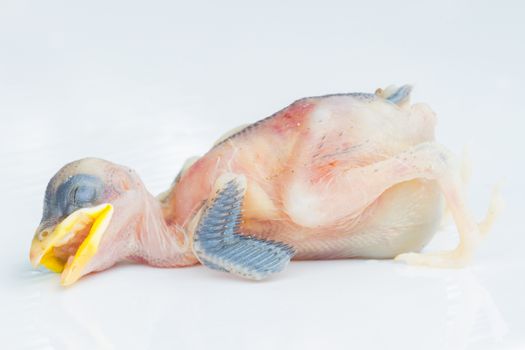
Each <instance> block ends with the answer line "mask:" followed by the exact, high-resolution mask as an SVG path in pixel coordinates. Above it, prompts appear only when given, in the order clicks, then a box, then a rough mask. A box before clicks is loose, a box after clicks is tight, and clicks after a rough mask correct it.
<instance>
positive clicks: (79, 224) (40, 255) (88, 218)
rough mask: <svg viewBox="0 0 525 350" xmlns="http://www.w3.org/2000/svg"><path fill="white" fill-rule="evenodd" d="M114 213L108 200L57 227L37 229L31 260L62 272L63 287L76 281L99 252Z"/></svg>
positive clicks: (83, 209)
mask: <svg viewBox="0 0 525 350" xmlns="http://www.w3.org/2000/svg"><path fill="white" fill-rule="evenodd" d="M112 215H113V206H112V205H111V204H109V203H105V204H101V205H98V206H96V207H92V208H82V209H79V210H77V211H75V212H73V213H71V214H70V215H69V216H68V217H67V218H65V219H64V220H63V221H62V222H61V223H59V224H58V225H56V226H55V227H47V228H43V229H40V230H38V231H37V232H36V233H35V236H34V238H33V242H32V243H31V251H30V254H29V255H30V260H31V263H32V264H33V266H35V267H36V266H38V265H40V264H41V265H44V266H45V267H46V268H48V269H49V270H51V271H54V272H57V273H60V272H62V275H61V276H60V283H61V284H62V285H63V286H67V285H70V284H72V283H74V282H76V281H77V280H78V279H79V278H80V277H82V275H83V274H82V271H83V269H84V267H85V266H86V264H87V263H88V262H89V261H90V260H91V258H92V257H93V256H94V255H95V253H96V252H97V250H98V247H99V244H100V240H101V239H102V236H103V235H104V232H105V231H106V229H107V227H108V225H109V222H110V221H111V216H112ZM50 232H51V233H50Z"/></svg>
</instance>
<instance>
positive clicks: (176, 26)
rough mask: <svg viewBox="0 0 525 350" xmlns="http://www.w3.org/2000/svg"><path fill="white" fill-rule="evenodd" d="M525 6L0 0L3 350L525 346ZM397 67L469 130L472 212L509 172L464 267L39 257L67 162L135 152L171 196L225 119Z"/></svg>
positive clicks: (450, 124)
mask: <svg viewBox="0 0 525 350" xmlns="http://www.w3.org/2000/svg"><path fill="white" fill-rule="evenodd" d="M524 16H525V8H524V7H523V5H521V4H520V2H519V1H515V2H510V1H497V2H496V1H494V2H492V3H489V2H488V1H439V2H438V1H435V2H431V1H414V2H409V1H340V2H335V1H323V2H317V3H310V2H306V1H296V2H291V1H263V2H260V3H258V4H248V3H247V2H243V1H178V2H176V1H148V2H146V1H143V2H137V1H83V2H80V1H76V2H75V1H24V0H19V1H14V0H13V1H6V0H0V131H1V133H0V166H1V171H0V194H1V200H0V213H1V214H0V215H1V221H0V227H1V230H0V292H1V293H2V295H1V299H0V339H1V342H2V345H1V347H2V349H18V348H20V349H95V348H96V349H145V348H150V349H164V348H165V349H222V348H228V349H246V348H251V349H271V348H283V349H284V348H285V349H387V348H388V349H398V348H403V349H523V348H525V302H524V295H525V280H524V279H525V255H524V249H525V238H524V230H523V220H522V218H523V204H522V203H523V202H522V201H523V197H524V195H525V191H524V185H523V182H524V181H525V168H524V164H523V149H524V146H525V141H524V139H525V137H524V134H523V133H524V131H525V128H524V126H525V123H524V119H525V113H524V112H525V108H524V98H523V96H524V93H525V90H524V82H525V68H524V66H525V24H524V23H525V21H524V20H523V18H524ZM403 83H412V84H414V86H415V90H414V93H413V100H414V101H424V102H428V103H429V104H430V105H431V106H432V108H433V109H434V110H435V111H436V112H437V114H438V118H439V125H438V129H437V135H438V139H439V140H440V142H442V143H443V144H445V145H447V146H449V147H450V148H451V149H452V150H454V151H455V152H458V153H460V152H461V150H462V148H463V146H464V145H469V146H470V154H471V159H472V163H473V177H472V180H471V183H470V185H469V198H470V202H471V206H472V208H473V211H474V212H475V213H476V215H477V216H479V217H481V216H482V214H483V212H484V210H485V208H486V206H487V203H488V197H489V193H490V189H491V186H492V184H495V183H497V182H502V183H503V185H504V187H503V194H504V197H505V201H506V203H507V205H506V211H505V212H504V213H503V215H502V216H501V218H500V219H499V221H498V222H497V224H496V226H495V228H494V230H493V232H492V233H491V234H490V236H489V237H488V238H487V240H486V241H485V242H484V243H483V245H482V246H481V248H480V250H479V252H478V254H477V256H476V259H475V262H474V263H473V265H472V266H471V267H469V268H466V269H463V270H458V271H450V270H434V269H427V268H415V267H407V266H405V265H402V264H399V263H394V262H392V261H362V260H361V261H360V260H346V261H323V262H299V263H297V262H294V263H292V264H291V265H290V266H289V268H288V269H287V270H286V271H285V272H284V273H282V274H280V275H278V276H276V277H275V278H272V279H271V280H269V281H265V282H262V283H253V282H247V281H243V280H239V279H237V278H233V277H230V276H227V275H225V274H220V273H217V272H214V271H211V270H208V269H205V268H203V267H200V266H198V267H192V268H187V269H155V268H150V267H147V266H138V265H122V266H118V267H115V268H113V269H111V270H108V271H106V272H103V273H99V274H96V275H92V276H88V277H85V278H83V279H82V280H80V281H79V282H78V283H77V284H75V285H74V286H72V287H71V288H67V289H64V288H62V287H60V286H59V283H58V281H59V279H58V276H57V275H55V274H52V273H47V272H45V271H43V270H42V271H34V270H33V269H32V268H31V266H30V264H29V261H28V251H29V246H30V241H31V238H32V235H33V232H34V229H35V227H36V225H37V224H38V221H39V219H40V215H41V206H42V204H41V203H42V198H43V194H44V189H45V186H46V184H47V181H48V180H49V178H50V177H51V176H52V175H53V174H54V173H55V171H56V170H58V169H59V168H60V167H61V166H62V165H63V164H65V163H66V162H69V161H71V160H74V159H78V158H81V157H85V156H98V157H102V158H106V159H109V160H111V161H114V162H117V163H121V164H125V165H127V166H130V167H132V168H134V169H136V170H137V171H138V172H139V174H140V175H141V176H142V178H143V180H144V181H145V183H146V184H147V186H148V188H149V189H150V190H151V191H152V192H153V193H158V192H161V191H162V190H164V189H165V188H167V186H168V185H169V183H170V182H171V180H172V179H173V177H174V176H175V175H176V173H177V171H178V169H179V168H180V166H181V165H182V163H183V160H184V159H185V158H186V157H189V156H192V155H195V154H203V153H204V152H205V151H206V150H207V149H208V148H209V147H210V146H211V144H212V142H213V141H214V139H216V138H217V137H219V136H220V135H221V134H222V133H223V132H225V131H227V130H228V129H230V128H231V127H234V126H237V125H238V124H242V123H248V122H254V121H256V120H258V119H260V118H263V117H265V116H267V115H269V114H271V113H273V112H275V111H277V110H278V109H280V108H282V107H284V106H286V105H288V104H289V103H291V102H292V101H294V100H295V99H297V98H300V97H304V96H311V95H319V94H327V93H335V92H356V91H364V92H373V91H374V90H375V89H376V88H378V87H385V86H387V85H389V84H403ZM445 231H446V232H442V233H439V234H438V235H437V241H438V242H433V243H432V244H431V246H430V247H429V249H430V250H432V249H436V248H437V247H438V246H441V245H443V246H449V245H451V244H453V243H454V240H455V238H456V234H455V231H454V228H453V227H451V228H450V229H448V230H445Z"/></svg>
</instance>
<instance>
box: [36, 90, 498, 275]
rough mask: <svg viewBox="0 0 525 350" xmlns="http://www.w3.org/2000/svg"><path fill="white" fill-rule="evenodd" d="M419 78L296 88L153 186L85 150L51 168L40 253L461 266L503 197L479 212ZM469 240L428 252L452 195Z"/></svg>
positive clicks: (171, 261)
mask: <svg viewBox="0 0 525 350" xmlns="http://www.w3.org/2000/svg"><path fill="white" fill-rule="evenodd" d="M410 91H411V87H410V86H408V85H405V86H402V87H399V88H397V87H395V86H391V87H388V88H386V89H385V90H382V89H378V90H377V91H376V92H375V93H374V94H369V93H348V94H334V95H326V96H320V97H309V98H303V99H300V100H298V101H296V102H294V103H292V104H291V105H289V106H288V107H286V108H284V109H282V110H281V111H279V112H277V113H275V114H273V115H272V116H270V117H268V118H266V119H263V120H261V121H258V122H256V123H254V124H251V125H248V126H246V127H243V128H237V129H235V130H233V131H231V132H229V133H227V134H226V135H224V136H223V137H222V138H221V139H220V140H219V141H217V142H216V144H215V145H214V146H213V148H212V149H211V150H210V151H208V152H207V153H206V154H205V155H204V156H202V157H199V158H197V157H196V158H192V159H190V160H188V161H187V162H186V164H185V166H184V167H183V169H182V170H181V172H180V173H179V175H178V176H177V178H176V179H175V181H174V183H173V184H172V186H171V188H170V189H169V190H168V191H167V192H165V193H163V194H161V195H159V196H157V197H155V196H153V195H151V194H150V193H148V192H147V190H146V188H145V186H144V185H143V183H142V181H141V180H140V178H139V177H138V175H137V174H136V173H135V172H134V171H133V170H131V169H129V168H126V167H124V166H121V165H117V164H113V163H111V162H108V161H105V160H101V159H95V158H86V159H81V160H78V161H75V162H72V163H70V164H67V165H66V166H64V167H63V168H62V169H60V170H59V171H58V173H57V174H56V175H55V176H54V177H53V178H52V179H51V180H50V182H49V184H48V186H47V189H46V193H45V200H44V212H43V217H42V221H41V223H40V225H39V227H38V229H37V231H36V233H35V236H34V238H33V241H32V244H31V251H30V259H31V262H32V264H33V265H34V266H37V265H39V264H42V265H44V266H45V267H47V268H48V269H50V270H52V271H55V272H58V273H61V283H62V284H63V285H70V284H72V283H74V282H76V281H77V280H78V279H79V278H80V277H82V276H84V275H86V274H88V273H91V272H95V271H102V270H105V269H107V268H109V267H111V266H112V265H114V264H115V263H117V262H119V261H133V262H137V263H144V264H149V265H152V266H159V267H181V266H189V265H194V264H197V263H201V264H203V265H205V266H207V267H209V268H211V269H215V270H219V271H224V272H229V273H233V274H236V275H239V276H242V277H245V278H249V279H263V278H265V277H268V276H269V275H271V274H273V273H276V272H279V271H281V270H282V269H284V268H285V266H286V265H287V264H288V262H289V261H290V260H291V259H342V258H354V257H359V258H374V259H384V258H395V259H396V260H401V261H405V262H407V263H409V264H417V265H428V266H435V267H461V266H464V265H465V264H467V263H468V262H469V261H470V260H471V259H472V255H473V252H474V250H475V248H476V246H477V244H478V243H479V241H480V238H481V237H482V236H483V235H484V234H485V233H486V232H487V231H488V230H489V228H490V226H491V224H492V221H493V220H494V217H495V215H496V212H497V211H498V208H499V206H500V199H499V196H498V195H497V193H495V195H494V196H493V198H492V199H491V204H490V205H489V210H488V214H487V217H486V218H485V219H484V220H483V221H482V222H481V223H477V222H476V221H475V220H474V218H473V216H472V214H471V213H470V211H469V209H468V207H467V205H466V203H465V198H464V195H463V191H462V181H461V176H460V171H459V170H458V166H457V165H456V164H457V162H456V161H455V160H454V157H453V156H452V155H451V153H450V152H449V151H448V150H447V149H446V148H445V147H443V146H441V145H440V144H438V143H436V141H435V140H434V128H435V124H436V119H435V114H434V113H433V112H432V110H431V109H430V108H429V107H428V106H427V105H426V104H422V103H417V104H410V102H409V96H410ZM445 208H447V210H448V211H450V213H451V214H452V217H453V219H454V222H455V224H456V227H457V230H458V232H459V237H460V240H459V244H458V246H457V247H456V248H455V249H453V250H451V251H444V252H436V253H425V254H423V253H419V251H420V250H421V248H422V247H424V246H425V245H426V244H427V243H428V242H429V240H430V239H431V238H432V236H433V235H434V233H435V232H436V230H437V228H438V226H439V224H440V222H441V217H442V213H443V211H444V209H445Z"/></svg>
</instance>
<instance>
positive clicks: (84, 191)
mask: <svg viewBox="0 0 525 350" xmlns="http://www.w3.org/2000/svg"><path fill="white" fill-rule="evenodd" d="M96 192H97V191H96V189H95V188H94V187H91V186H80V187H78V188H77V189H76V191H75V202H79V203H89V202H91V201H92V200H93V199H95V196H96Z"/></svg>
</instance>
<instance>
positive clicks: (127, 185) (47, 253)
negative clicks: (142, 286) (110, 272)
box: [30, 158, 145, 285]
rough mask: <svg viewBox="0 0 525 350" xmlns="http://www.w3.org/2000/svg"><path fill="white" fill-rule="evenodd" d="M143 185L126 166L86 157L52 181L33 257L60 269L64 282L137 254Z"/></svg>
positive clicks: (36, 234)
mask: <svg viewBox="0 0 525 350" xmlns="http://www.w3.org/2000/svg"><path fill="white" fill-rule="evenodd" d="M144 192H145V188H144V185H143V184H142V182H141V180H140V179H139V177H138V175H137V174H136V173H135V172H134V171H133V170H131V169H128V168H126V167H124V166H120V165H117V164H113V163H110V162H108V161H105V160H101V159H95V158H86V159H81V160H78V161H75V162H72V163H69V164H67V165H65V166H64V167H63V168H62V169H60V170H59V171H58V172H57V173H56V174H55V176H53V178H51V180H50V181H49V184H48V186H47V189H46V193H45V198H44V211H43V215H42V220H41V222H40V225H39V226H38V228H37V230H36V233H35V235H34V237H33V241H32V244H31V250H30V260H31V263H32V264H33V265H34V266H38V265H40V264H41V265H43V266H45V267H46V268H48V269H49V270H52V271H54V272H57V273H61V284H62V285H70V284H72V283H74V282H75V281H77V280H78V279H79V278H80V277H82V276H84V275H86V274H88V273H90V272H93V271H101V270H104V269H106V268H108V267H110V266H112V265H113V264H115V263H116V262H118V261H119V260H122V259H123V258H125V257H126V255H128V254H130V253H132V252H133V249H134V247H133V233H134V232H135V230H134V227H133V225H136V224H137V223H136V221H137V220H134V218H136V217H137V213H139V212H140V209H141V208H140V205H141V201H142V200H143V196H144Z"/></svg>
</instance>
